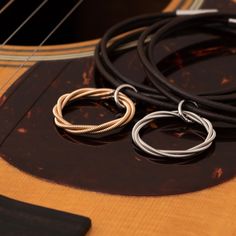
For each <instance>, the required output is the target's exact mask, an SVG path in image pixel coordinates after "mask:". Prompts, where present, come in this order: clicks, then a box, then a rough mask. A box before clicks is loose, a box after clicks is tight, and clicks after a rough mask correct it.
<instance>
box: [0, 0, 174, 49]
mask: <svg viewBox="0 0 236 236" xmlns="http://www.w3.org/2000/svg"><path fill="white" fill-rule="evenodd" d="M170 1H171V0H162V1H156V0H148V1H136V0H116V1H109V0H103V1H100V2H95V1H93V0H84V2H83V3H82V4H81V5H80V6H79V7H78V9H77V10H76V11H75V12H74V13H73V14H72V15H71V16H70V17H69V18H68V19H67V20H66V21H65V22H64V23H63V24H62V25H61V27H60V28H59V29H58V30H57V31H56V32H55V33H54V34H53V35H52V37H50V38H49V39H48V40H47V41H46V42H45V44H63V43H73V42H81V41H86V40H92V39H96V38H100V37H101V36H102V35H103V34H104V32H105V31H106V30H107V29H108V28H109V27H111V26H112V25H113V24H116V23H118V22H119V21H121V20H124V19H126V18H128V17H132V16H135V15H138V14H145V13H151V12H159V11H161V10H162V9H164V8H165V7H166V6H167V5H168V4H169V3H170ZM7 2H8V1H6V0H5V1H1V2H0V9H1V8H2V7H3V6H4V5H5V4H6V3H7ZM42 2H43V0H34V1H28V0H15V1H14V3H12V4H11V5H10V6H9V7H8V9H6V10H5V11H4V12H2V13H1V14H0V29H1V34H0V43H3V42H4V41H5V40H6V39H7V38H8V37H9V36H10V35H11V34H12V33H13V32H14V31H15V29H17V28H18V27H19V25H20V24H21V23H22V22H23V21H25V20H26V19H27V18H28V17H29V15H30V14H31V13H32V12H33V11H34V10H35V9H36V8H37V7H38V6H39V5H40V4H41V3H42ZM77 2H78V1H77V0H69V1H48V2H47V3H46V4H45V5H44V6H43V7H42V8H41V9H40V10H39V11H38V12H37V13H36V14H35V15H34V16H33V17H32V18H31V19H30V20H29V21H28V22H27V23H26V24H25V25H24V26H23V27H22V28H21V29H20V30H19V31H18V33H17V34H15V36H14V37H13V38H12V39H11V40H10V41H9V42H8V44H10V45H39V44H40V43H41V42H42V41H43V39H44V38H45V37H46V36H47V35H48V34H49V33H50V32H51V31H52V30H53V28H54V27H55V26H56V25H57V24H58V23H59V21H60V20H61V19H62V18H63V17H64V16H65V15H66V14H67V13H68V12H69V10H70V9H71V8H72V7H73V6H74V5H75V4H76V3H77ZM6 22H7V23H6Z"/></svg>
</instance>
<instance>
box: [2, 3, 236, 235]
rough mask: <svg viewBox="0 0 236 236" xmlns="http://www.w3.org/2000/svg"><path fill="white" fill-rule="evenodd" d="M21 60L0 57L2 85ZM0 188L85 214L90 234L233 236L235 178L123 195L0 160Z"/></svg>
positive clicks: (21, 51) (70, 49) (16, 51)
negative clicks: (193, 188)
mask: <svg viewBox="0 0 236 236" xmlns="http://www.w3.org/2000/svg"><path fill="white" fill-rule="evenodd" d="M178 2H179V1H177V0H174V1H173V2H172V3H171V4H170V5H169V6H168V7H167V9H168V10H171V9H174V8H175V6H176V5H177V4H178ZM232 2H233V1H232ZM190 4H191V1H186V4H185V5H184V7H185V8H187V7H188V6H189V5H190ZM93 45H94V42H89V43H84V44H72V45H67V46H66V47H64V46H54V47H53V48H51V47H43V48H42V50H41V52H40V53H37V55H49V56H51V55H53V54H55V55H57V56H59V57H61V56H63V55H65V54H66V55H68V54H70V53H71V54H74V53H78V52H81V50H82V51H83V50H86V51H87V50H88V49H91V48H92V47H93ZM81 46H86V47H85V48H84V47H81ZM5 49H7V50H6V51H1V55H7V56H9V55H11V56H13V57H15V56H16V55H24V56H25V55H28V53H29V52H28V51H30V50H31V48H29V47H24V48H23V47H10V46H7V47H6V48H5ZM51 49H52V50H51ZM60 49H61V50H60ZM64 49H65V50H64ZM88 51H89V50H88ZM19 64H21V62H20V60H19V58H18V59H17V60H16V61H14V62H12V61H6V60H3V59H2V60H1V61H0V87H2V85H5V83H6V80H8V79H9V78H11V77H12V75H13V74H14V73H15V69H16V67H17V65H19ZM33 64H34V62H29V63H26V65H25V66H24V67H23V68H21V69H20V70H19V72H18V73H17V74H15V76H14V77H12V79H11V80H10V81H9V82H8V83H7V85H6V86H4V89H2V90H1V91H0V93H1V94H3V93H4V91H5V90H6V89H7V88H8V87H9V86H10V85H11V84H12V83H13V82H14V81H15V80H16V79H17V78H19V76H20V75H21V74H23V73H24V72H25V71H26V70H27V69H28V68H30V66H32V65H33ZM2 99H3V100H4V97H3V98H2ZM0 103H1V102H0ZM0 193H1V194H3V195H6V196H8V197H11V198H14V199H18V200H21V201H24V202H29V203H32V204H36V205H41V206H46V207H50V208H54V209H59V210H63V211H67V212H72V213H78V214H82V215H86V216H88V217H90V218H91V219H92V224H93V225H92V229H91V231H90V233H89V235H170V236H171V235H180V236H183V235H188V236H189V235H194V236H195V235H196V236H198V235H212V236H218V235H226V236H228V235H229V236H231V235H236V224H235V220H236V180H235V179H232V180H230V181H228V182H226V183H224V184H221V185H218V186H216V187H213V188H210V189H206V190H202V191H199V192H195V193H189V194H183V195H175V196H166V197H124V196H115V195H109V194H101V193H95V192H88V191H84V190H79V189H74V188H70V187H65V186H61V185H57V184H53V183H49V182H46V181H45V180H41V179H38V178H35V177H34V176H30V175H28V174H26V173H24V172H22V171H20V170H18V169H16V168H14V167H12V166H10V165H9V164H8V163H6V162H5V161H3V160H2V159H0Z"/></svg>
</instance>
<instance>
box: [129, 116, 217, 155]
mask: <svg viewBox="0 0 236 236" xmlns="http://www.w3.org/2000/svg"><path fill="white" fill-rule="evenodd" d="M182 115H184V116H185V117H186V118H187V119H189V120H191V121H193V122H196V123H198V124H200V125H202V126H203V127H204V128H205V129H206V131H207V136H206V138H205V140H204V141H203V142H202V143H200V144H198V145H196V146H194V147H192V148H189V149H186V150H161V149H155V148H153V147H151V146H150V145H148V144H147V143H146V142H144V141H143V140H142V139H141V137H140V134H139V133H140V130H141V129H142V128H143V127H144V126H145V125H147V124H148V123H150V122H152V121H153V120H154V119H157V118H165V117H180V118H181V119H182V117H181V116H182ZM215 137H216V132H215V130H214V129H213V126H212V124H211V122H210V121H209V120H207V119H205V118H202V117H200V116H199V115H197V114H195V113H193V112H190V111H182V113H181V114H179V112H178V111H157V112H153V113H150V114H148V115H147V116H145V117H144V118H142V119H141V120H139V121H138V122H137V123H136V124H135V126H134V127H133V130H132V139H133V142H134V143H135V145H137V146H138V147H139V148H140V149H141V150H142V151H144V152H145V153H147V154H150V155H152V156H157V157H171V158H186V157H190V156H194V155H197V154H200V153H201V152H203V151H205V150H206V149H208V148H209V147H210V146H211V144H212V142H213V140H214V139H215Z"/></svg>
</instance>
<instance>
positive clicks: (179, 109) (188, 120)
mask: <svg viewBox="0 0 236 236" xmlns="http://www.w3.org/2000/svg"><path fill="white" fill-rule="evenodd" d="M187 102H188V103H192V104H193V105H195V106H196V107H198V105H197V103H196V102H194V101H187ZM184 103H186V101H185V100H182V101H180V102H179V105H178V112H179V116H180V118H182V119H183V120H184V121H185V122H187V123H192V122H193V121H192V120H191V119H188V117H186V115H185V111H183V109H182V107H183V104H184Z"/></svg>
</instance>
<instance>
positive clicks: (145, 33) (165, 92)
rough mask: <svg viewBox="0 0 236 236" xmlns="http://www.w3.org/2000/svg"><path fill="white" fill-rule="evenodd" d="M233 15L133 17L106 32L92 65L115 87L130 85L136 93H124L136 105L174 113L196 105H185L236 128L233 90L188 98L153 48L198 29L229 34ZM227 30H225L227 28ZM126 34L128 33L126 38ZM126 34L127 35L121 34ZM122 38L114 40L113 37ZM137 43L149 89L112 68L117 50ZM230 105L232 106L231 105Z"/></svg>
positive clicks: (188, 94)
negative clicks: (165, 72) (166, 73)
mask: <svg viewBox="0 0 236 236" xmlns="http://www.w3.org/2000/svg"><path fill="white" fill-rule="evenodd" d="M234 17H235V18H236V14H223V13H208V14H200V15H194V16H178V17H177V16H176V14H175V13H162V14H156V15H146V16H140V17H135V18H132V19H130V20H126V21H124V22H121V23H119V24H117V25H115V26H113V27H112V28H110V30H108V31H107V32H106V34H105V35H104V36H103V37H102V39H101V41H100V42H99V44H98V45H97V48H96V52H95V62H96V67H97V69H98V71H99V72H100V73H101V75H102V76H103V77H104V78H105V79H106V80H107V81H108V82H109V83H111V84H112V86H114V87H117V86H119V85H120V84H122V83H129V84H132V85H133V86H135V87H136V88H137V89H138V93H135V92H132V91H130V90H127V91H126V93H127V94H128V95H129V96H131V97H133V98H135V99H136V100H139V101H144V102H146V103H150V104H153V105H157V106H158V107H160V108H165V109H176V107H177V104H178V103H179V102H180V101H181V100H183V99H186V100H191V101H195V102H197V104H198V106H199V107H198V108H196V107H194V106H191V105H186V108H187V109H188V110H190V111H193V112H195V113H197V114H199V115H201V116H203V117H206V118H208V119H210V120H212V121H219V122H223V123H228V124H234V125H235V124H236V107H235V106H233V105H231V102H232V100H233V99H234V97H235V93H236V89H235V88H230V89H227V90H222V91H221V90H220V91H215V92H209V93H205V94H198V95H195V94H191V93H189V92H187V91H184V90H182V89H180V88H177V87H176V86H174V85H173V84H171V83H169V82H168V80H167V79H166V77H165V76H164V75H163V73H162V72H161V71H160V69H159V68H158V67H157V66H156V62H155V60H154V47H155V46H156V45H157V44H158V43H159V42H160V41H161V40H163V39H166V38H167V37H171V35H173V33H174V34H175V35H176V34H179V32H180V33H181V32H182V31H183V30H186V29H188V28H191V29H198V28H199V26H201V27H212V28H221V31H222V30H223V31H224V29H225V30H228V29H229V28H230V26H228V24H229V23H228V19H229V18H234ZM227 26H228V27H227ZM127 31H131V32H130V33H129V34H127V33H126V32H127ZM124 33H126V34H124ZM120 34H124V35H123V36H121V37H119V38H118V39H115V40H114V41H113V42H111V39H114V37H116V36H118V35H120ZM135 39H136V40H137V39H138V45H137V51H138V55H139V58H140V61H141V62H142V65H143V67H144V69H145V72H146V74H147V76H148V80H149V82H150V83H151V85H144V84H141V83H138V82H135V81H134V80H133V79H131V78H128V77H126V76H124V75H122V74H121V73H120V72H119V71H118V70H117V69H116V68H115V67H114V65H113V62H112V58H113V57H114V55H116V53H122V52H123V50H118V49H119V47H121V46H124V45H125V44H127V43H130V42H131V41H133V40H135ZM230 101H231V102H230Z"/></svg>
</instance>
